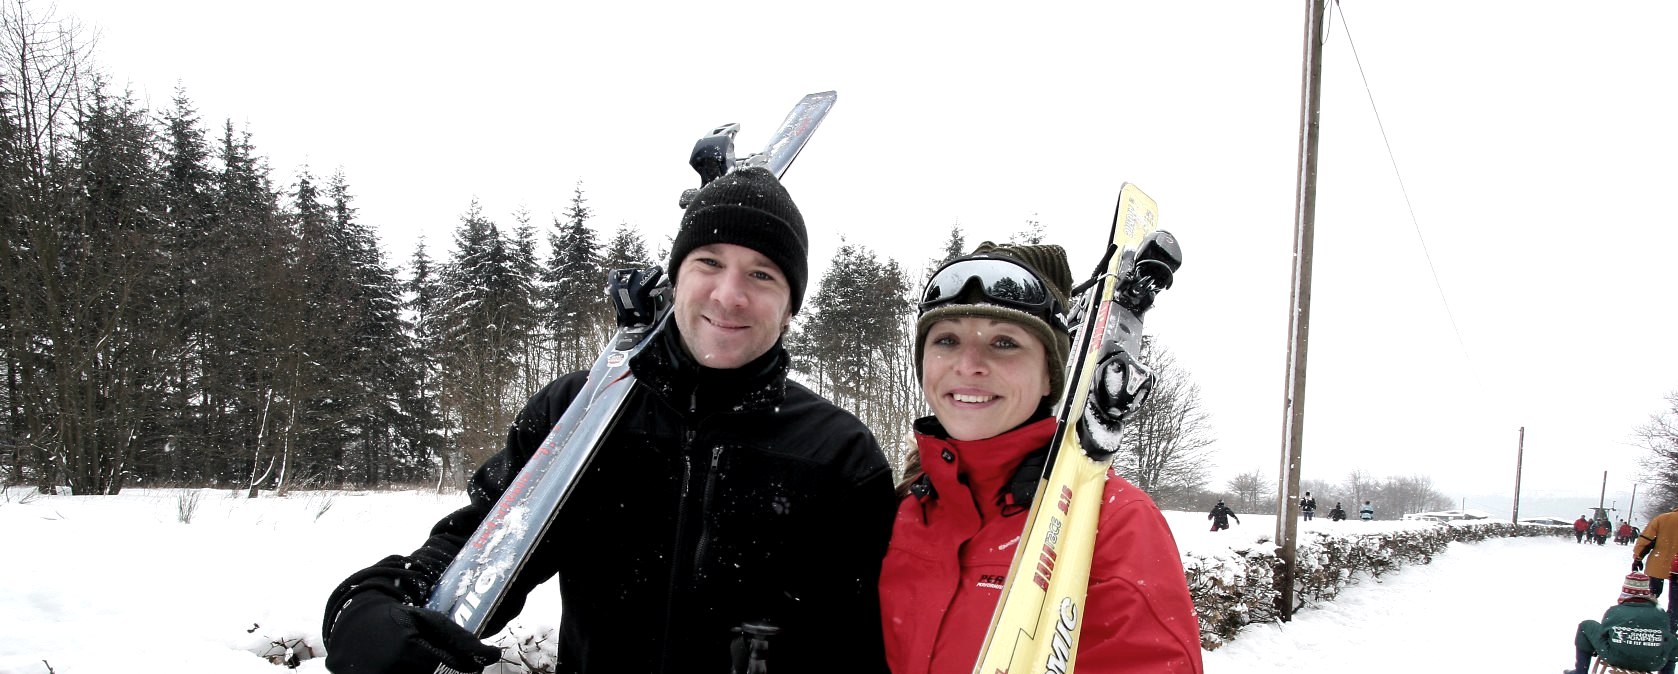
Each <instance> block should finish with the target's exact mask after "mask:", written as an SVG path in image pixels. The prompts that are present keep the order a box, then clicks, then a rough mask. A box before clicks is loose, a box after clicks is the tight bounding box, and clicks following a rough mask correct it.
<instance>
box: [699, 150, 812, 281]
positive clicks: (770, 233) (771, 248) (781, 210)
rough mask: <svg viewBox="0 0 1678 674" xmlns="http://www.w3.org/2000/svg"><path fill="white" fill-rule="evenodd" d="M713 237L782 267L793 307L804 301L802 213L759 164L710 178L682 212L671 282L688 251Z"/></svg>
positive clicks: (805, 271) (805, 273) (805, 270)
mask: <svg viewBox="0 0 1678 674" xmlns="http://www.w3.org/2000/svg"><path fill="white" fill-rule="evenodd" d="M713 243H732V244H734V245H737V246H745V247H747V248H750V249H752V250H755V251H757V252H759V253H762V254H763V256H764V257H767V258H769V260H770V261H771V262H774V263H775V266H777V267H780V268H781V274H783V275H784V276H786V279H787V286H788V287H790V288H791V289H792V305H791V306H792V313H794V314H796V313H798V307H799V305H801V304H803V302H804V280H805V277H806V276H808V275H809V263H808V258H809V256H810V244H809V237H808V236H807V235H806V234H805V232H804V216H803V215H800V214H799V213H798V205H797V204H794V203H793V202H792V195H790V194H787V190H786V188H785V187H782V186H781V181H779V180H776V179H775V176H774V174H772V173H770V172H769V171H768V170H766V169H762V168H744V169H740V170H738V171H734V172H732V173H729V174H728V175H725V176H723V177H721V178H717V179H716V180H713V181H711V184H709V185H706V186H705V187H704V188H702V189H700V190H699V194H698V195H696V196H695V197H694V199H693V203H691V204H688V208H687V211H686V212H685V213H683V214H682V226H681V229H680V230H678V231H677V232H676V241H675V244H674V245H672V246H671V248H670V264H669V266H668V267H666V268H667V269H668V271H669V274H670V282H671V284H675V283H676V273H677V270H678V269H680V268H681V265H682V260H683V259H685V258H687V256H688V253H691V252H693V249H695V248H698V247H700V246H706V245H710V244H713Z"/></svg>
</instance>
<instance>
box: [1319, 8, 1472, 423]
mask: <svg viewBox="0 0 1678 674" xmlns="http://www.w3.org/2000/svg"><path fill="white" fill-rule="evenodd" d="M1334 7H1335V9H1338V10H1340V11H1338V12H1335V13H1336V14H1338V15H1339V16H1340V28H1341V29H1342V30H1344V31H1345V32H1346V44H1347V45H1348V46H1350V47H1351V49H1352V61H1353V62H1354V63H1356V64H1357V66H1358V78H1359V79H1361V80H1363V91H1364V93H1365V95H1367V96H1368V97H1369V109H1370V110H1371V111H1373V112H1374V113H1375V126H1376V127H1377V128H1379V129H1380V130H1381V143H1382V144H1383V145H1385V146H1386V148H1387V161H1388V162H1390V163H1391V164H1392V167H1393V175H1394V176H1395V177H1397V178H1398V191H1399V193H1401V194H1403V195H1404V207H1405V209H1407V210H1408V211H1409V212H1410V226H1411V227H1412V228H1413V229H1414V230H1415V231H1416V240H1417V241H1419V242H1420V243H1421V244H1422V257H1423V258H1425V259H1426V260H1427V269H1428V273H1429V274H1431V275H1432V276H1433V287H1434V288H1435V289H1436V290H1438V291H1439V302H1440V304H1443V305H1444V306H1445V317H1446V318H1447V319H1448V320H1449V321H1450V323H1451V332H1452V334H1454V335H1455V336H1456V338H1457V347H1458V348H1460V349H1462V356H1463V359H1464V360H1466V361H1468V362H1469V363H1470V364H1472V363H1473V362H1474V359H1473V358H1472V357H1471V356H1469V354H1468V345H1467V343H1466V342H1464V341H1463V339H1462V330H1461V329H1460V328H1458V327H1457V316H1456V312H1453V311H1451V301H1450V300H1449V299H1447V298H1446V297H1445V284H1444V283H1441V282H1440V281H1439V270H1438V268H1437V267H1435V266H1434V264H1433V254H1432V253H1431V252H1429V251H1428V247H1427V238H1426V237H1424V236H1422V226H1421V223H1420V222H1418V221H1417V219H1416V207H1415V206H1414V205H1412V204H1411V203H1410V190H1409V189H1408V188H1406V187H1405V185H1404V174H1403V172H1401V171H1399V169H1398V157H1397V156H1396V155H1394V154H1393V146H1392V141H1391V140H1389V139H1388V138H1387V125H1386V124H1385V123H1384V122H1382V121H1381V109H1380V108H1379V107H1378V106H1376V105H1375V92H1374V91H1373V90H1372V89H1370V87H1369V76H1368V75H1366V74H1365V73H1364V71H1363V59H1362V58H1360V57H1359V56H1358V46H1357V42H1356V41H1354V40H1353V39H1352V28H1351V26H1350V25H1348V24H1347V23H1346V10H1345V8H1343V7H1340V0H1335V2H1334ZM1469 371H1470V372H1472V373H1473V374H1474V380H1475V383H1476V384H1481V382H1480V374H1479V371H1478V370H1477V369H1476V368H1473V367H1470V368H1469ZM1480 389H1481V391H1482V392H1483V391H1485V386H1484V385H1483V384H1481V385H1480Z"/></svg>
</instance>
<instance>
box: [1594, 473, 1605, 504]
mask: <svg viewBox="0 0 1678 674" xmlns="http://www.w3.org/2000/svg"><path fill="white" fill-rule="evenodd" d="M1606 498H1608V471H1606V470H1605V471H1602V491H1600V492H1598V493H1597V495H1596V507H1597V508H1598V509H1601V508H1602V501H1603V499H1606Z"/></svg>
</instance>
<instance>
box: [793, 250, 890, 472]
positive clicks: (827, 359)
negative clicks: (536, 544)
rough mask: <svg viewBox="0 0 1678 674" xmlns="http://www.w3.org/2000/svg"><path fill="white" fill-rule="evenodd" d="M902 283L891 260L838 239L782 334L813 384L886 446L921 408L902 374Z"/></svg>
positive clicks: (800, 368)
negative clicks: (791, 327)
mask: <svg viewBox="0 0 1678 674" xmlns="http://www.w3.org/2000/svg"><path fill="white" fill-rule="evenodd" d="M908 291H909V288H908V280H907V275H906V274H905V273H904V272H903V269H902V267H901V266H899V265H898V264H897V261H895V260H891V259H889V258H888V259H886V260H884V261H882V260H880V259H879V257H878V256H876V255H875V254H874V252H873V251H871V250H869V249H868V248H866V247H863V246H859V245H854V244H850V243H845V242H841V244H840V246H839V250H838V252H837V253H836V254H835V256H834V260H833V264H832V265H831V266H830V267H828V271H827V273H826V274H824V275H823V276H822V280H821V284H820V288H819V290H817V292H816V294H815V296H814V297H812V298H811V300H810V301H809V302H808V303H806V305H805V308H804V312H803V314H804V316H803V318H802V319H801V324H800V326H799V328H798V329H797V330H796V331H795V332H794V334H793V335H792V336H791V338H790V339H789V340H788V348H789V351H791V353H792V356H793V359H794V367H795V368H796V369H797V370H798V371H800V372H802V373H804V374H806V375H808V376H809V377H810V378H811V380H812V387H813V388H815V389H816V390H817V391H818V392H820V393H822V394H823V395H826V396H827V397H829V398H831V399H832V400H833V401H834V402H835V403H837V404H838V405H839V406H841V407H844V408H846V409H848V410H851V411H852V412H853V413H855V414H856V415H857V417H858V418H860V419H862V421H863V423H865V424H867V425H868V426H869V427H870V428H872V429H874V430H875V435H876V436H877V437H879V438H881V440H882V442H883V443H885V444H886V445H888V446H891V445H895V444H896V442H897V440H896V439H897V438H900V437H902V435H903V433H904V432H905V431H906V430H907V429H908V424H909V421H911V420H912V419H913V418H914V415H915V412H916V411H917V410H919V409H920V408H919V406H918V405H917V404H915V401H916V400H917V399H918V398H919V389H918V387H917V386H914V385H913V382H912V381H908V382H906V381H905V378H904V377H903V374H902V373H903V371H904V370H908V371H910V372H912V371H913V364H912V363H909V362H908V354H906V353H905V352H904V350H903V349H902V348H901V345H903V344H904V343H906V341H905V336H904V331H905V326H906V325H909V323H908V322H907V321H906V316H908V315H909V314H910V313H911V312H912V305H911V304H910V303H909V301H908V299H907V295H908ZM910 331H911V332H912V328H910ZM912 378H913V377H912V375H911V376H910V377H909V378H908V379H910V380H912Z"/></svg>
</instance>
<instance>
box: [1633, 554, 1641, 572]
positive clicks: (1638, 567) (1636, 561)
mask: <svg viewBox="0 0 1678 674" xmlns="http://www.w3.org/2000/svg"><path fill="white" fill-rule="evenodd" d="M1631 570H1632V571H1633V572H1637V571H1642V570H1643V560H1641V559H1638V558H1636V557H1633V558H1632V559H1631Z"/></svg>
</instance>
